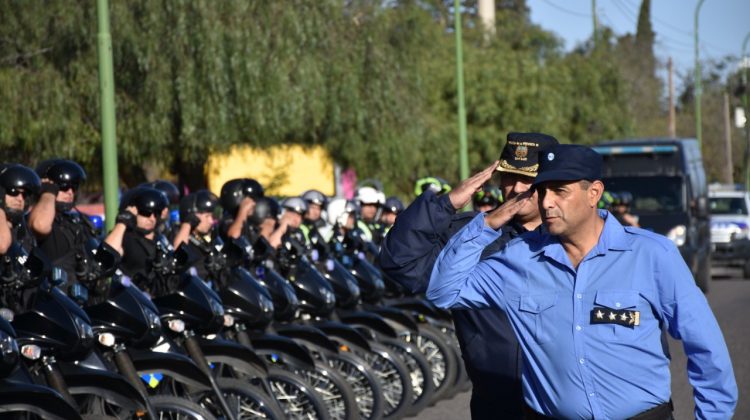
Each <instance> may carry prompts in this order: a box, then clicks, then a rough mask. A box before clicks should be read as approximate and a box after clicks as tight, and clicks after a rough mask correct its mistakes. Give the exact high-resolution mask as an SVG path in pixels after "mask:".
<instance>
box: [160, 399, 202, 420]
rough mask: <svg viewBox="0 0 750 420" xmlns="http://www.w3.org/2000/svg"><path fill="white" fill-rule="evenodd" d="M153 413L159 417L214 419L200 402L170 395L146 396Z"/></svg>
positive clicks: (186, 419) (187, 419)
mask: <svg viewBox="0 0 750 420" xmlns="http://www.w3.org/2000/svg"><path fill="white" fill-rule="evenodd" d="M148 399H149V402H150V403H151V407H152V408H153V409H154V414H156V415H157V416H158V418H160V419H175V420H176V419H180V420H182V419H185V420H216V417H215V416H214V415H213V414H211V413H210V412H209V411H208V410H206V409H205V408H203V407H201V406H200V404H197V403H195V402H192V401H189V400H186V399H184V398H180V397H175V396H172V395H154V396H151V397H149V398H148Z"/></svg>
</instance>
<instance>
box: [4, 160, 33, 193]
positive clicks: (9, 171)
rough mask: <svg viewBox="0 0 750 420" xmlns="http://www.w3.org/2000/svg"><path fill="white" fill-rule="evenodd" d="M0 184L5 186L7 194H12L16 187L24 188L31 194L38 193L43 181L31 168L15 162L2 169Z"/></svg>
mask: <svg viewBox="0 0 750 420" xmlns="http://www.w3.org/2000/svg"><path fill="white" fill-rule="evenodd" d="M0 186H2V187H3V188H5V192H6V194H7V193H11V194H12V191H13V190H14V189H15V190H18V189H24V190H26V191H28V192H29V193H30V194H31V195H37V194H39V188H40V187H41V186H42V182H41V181H40V180H39V176H38V175H37V174H36V172H34V171H32V170H31V168H29V167H27V166H23V165H19V164H15V163H14V164H10V165H5V167H4V168H3V169H2V171H0Z"/></svg>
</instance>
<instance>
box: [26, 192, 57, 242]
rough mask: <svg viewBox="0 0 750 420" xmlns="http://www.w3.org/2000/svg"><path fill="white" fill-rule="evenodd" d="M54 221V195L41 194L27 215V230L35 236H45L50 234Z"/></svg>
mask: <svg viewBox="0 0 750 420" xmlns="http://www.w3.org/2000/svg"><path fill="white" fill-rule="evenodd" d="M54 221H55V195H54V194H52V193H42V195H41V196H40V197H39V201H38V202H37V203H36V204H35V205H34V207H33V208H32V209H31V212H30V213H29V228H30V229H31V231H32V232H34V234H36V235H37V236H47V235H49V234H50V232H52V223H53V222H54Z"/></svg>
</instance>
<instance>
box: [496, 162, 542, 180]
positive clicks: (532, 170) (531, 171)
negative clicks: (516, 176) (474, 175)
mask: <svg viewBox="0 0 750 420" xmlns="http://www.w3.org/2000/svg"><path fill="white" fill-rule="evenodd" d="M500 167H502V168H503V169H506V170H507V171H508V172H515V173H520V174H526V173H528V174H531V176H536V172H537V170H539V164H538V163H536V164H534V165H531V166H524V167H522V168H516V167H515V166H513V165H511V164H510V163H508V162H507V161H506V160H505V159H502V160H501V161H500ZM498 170H500V169H499V168H498Z"/></svg>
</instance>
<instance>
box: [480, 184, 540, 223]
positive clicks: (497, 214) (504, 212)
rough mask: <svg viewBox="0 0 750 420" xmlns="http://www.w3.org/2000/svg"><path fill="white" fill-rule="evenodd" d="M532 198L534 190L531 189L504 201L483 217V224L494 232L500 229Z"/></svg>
mask: <svg viewBox="0 0 750 420" xmlns="http://www.w3.org/2000/svg"><path fill="white" fill-rule="evenodd" d="M533 196H534V189H533V188H531V189H529V190H528V191H524V192H522V193H521V194H518V195H517V196H515V197H513V198H511V199H509V200H506V201H505V202H504V203H503V204H502V205H500V206H499V207H498V208H496V209H495V210H492V211H491V212H489V213H487V214H486V215H485V216H484V224H485V225H487V226H489V227H490V228H492V229H495V230H497V229H500V227H502V226H504V225H505V224H506V223H508V222H510V220H511V219H513V216H515V215H516V213H518V212H519V211H520V210H521V208H523V206H525V205H526V203H528V201H529V200H531V197H533Z"/></svg>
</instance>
